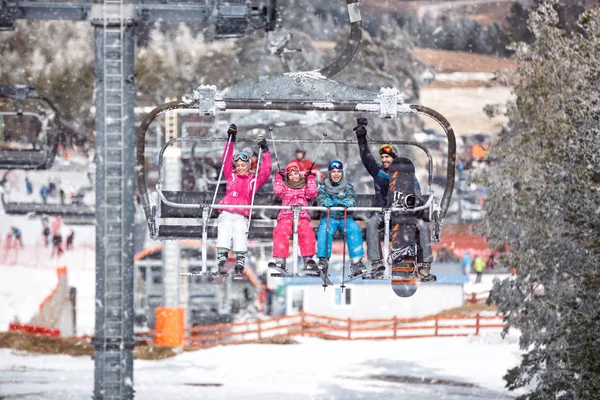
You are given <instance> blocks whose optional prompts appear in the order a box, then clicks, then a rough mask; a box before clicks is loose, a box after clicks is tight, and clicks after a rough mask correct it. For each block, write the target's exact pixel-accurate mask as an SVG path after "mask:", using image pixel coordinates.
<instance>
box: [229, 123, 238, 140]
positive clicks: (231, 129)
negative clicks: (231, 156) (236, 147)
mask: <svg viewBox="0 0 600 400" xmlns="http://www.w3.org/2000/svg"><path fill="white" fill-rule="evenodd" d="M236 135H237V126H236V125H235V124H231V125H229V129H227V138H228V139H229V140H230V141H232V142H235V136H236Z"/></svg>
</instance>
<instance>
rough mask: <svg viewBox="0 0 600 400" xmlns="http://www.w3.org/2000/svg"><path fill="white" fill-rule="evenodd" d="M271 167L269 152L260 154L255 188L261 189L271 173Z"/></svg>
mask: <svg viewBox="0 0 600 400" xmlns="http://www.w3.org/2000/svg"><path fill="white" fill-rule="evenodd" d="M272 169H273V166H272V165H271V152H270V151H269V150H267V151H265V152H264V153H262V157H261V160H260V169H259V170H258V173H257V176H256V188H257V189H258V188H259V187H261V186H262V185H263V184H264V183H265V182H266V181H268V180H269V178H270V177H271V171H272Z"/></svg>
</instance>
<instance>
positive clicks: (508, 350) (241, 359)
mask: <svg viewBox="0 0 600 400" xmlns="http://www.w3.org/2000/svg"><path fill="white" fill-rule="evenodd" d="M299 340H300V342H301V344H298V345H268V344H254V345H240V346H226V347H217V348H212V349H209V350H203V351H196V352H189V353H184V354H180V355H178V356H176V357H174V358H171V359H167V360H162V361H143V360H136V361H135V363H134V389H135V392H136V398H138V399H144V400H154V399H157V400H158V399H160V400H162V399H169V398H176V399H178V400H184V399H197V398H203V399H224V400H226V399H227V400H228V399H236V400H237V399H261V400H270V399H272V400H275V399H282V400H286V399H294V400H295V399H340V400H342V399H343V400H352V399H375V400H377V399H385V400H390V399H427V400H434V399H435V400H437V399H472V398H481V399H508V398H513V397H514V396H515V393H509V392H508V391H507V390H506V389H504V382H503V381H502V378H501V377H502V375H503V374H504V373H505V372H506V370H507V369H508V368H511V367H513V366H514V365H516V363H517V362H518V361H519V350H518V347H517V344H516V336H509V338H507V340H504V341H503V340H501V339H500V338H499V336H498V335H497V334H494V335H486V336H480V337H469V338H433V339H411V340H398V341H379V342H377V341H356V342H350V341H325V340H320V339H307V338H299ZM0 370H2V371H3V379H2V380H3V381H4V384H3V385H2V386H0V396H2V395H4V396H9V395H13V396H15V397H16V395H19V399H23V400H32V399H48V400H54V399H56V400H58V399H60V400H63V399H83V398H89V397H90V396H91V395H92V391H93V361H92V360H90V358H89V357H69V356H41V355H35V356H34V355H30V354H23V353H19V352H14V351H12V350H7V349H2V350H0ZM373 376H374V377H373ZM411 379H412V380H411ZM431 379H438V380H439V379H443V380H446V381H452V382H445V383H443V382H439V383H435V381H434V382H432V381H431ZM452 383H453V384H452ZM211 384H212V385H213V386H211ZM203 385H205V386H203ZM27 394H29V395H27Z"/></svg>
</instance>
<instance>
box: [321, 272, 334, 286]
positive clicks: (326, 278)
mask: <svg viewBox="0 0 600 400" xmlns="http://www.w3.org/2000/svg"><path fill="white" fill-rule="evenodd" d="M319 276H320V277H321V279H322V280H323V287H324V288H327V286H333V282H331V279H329V275H328V274H327V271H326V270H325V271H324V270H322V269H319Z"/></svg>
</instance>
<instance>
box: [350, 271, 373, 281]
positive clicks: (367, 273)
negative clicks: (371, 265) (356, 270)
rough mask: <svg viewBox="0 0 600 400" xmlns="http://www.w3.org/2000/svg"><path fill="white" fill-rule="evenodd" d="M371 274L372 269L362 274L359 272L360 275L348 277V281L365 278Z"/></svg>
mask: <svg viewBox="0 0 600 400" xmlns="http://www.w3.org/2000/svg"><path fill="white" fill-rule="evenodd" d="M370 274H371V271H365V272H363V273H361V274H358V275H354V276H352V275H350V276H349V277H348V278H346V283H349V282H352V281H355V280H357V279H360V278H363V279H364V277H365V276H367V275H370Z"/></svg>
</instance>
